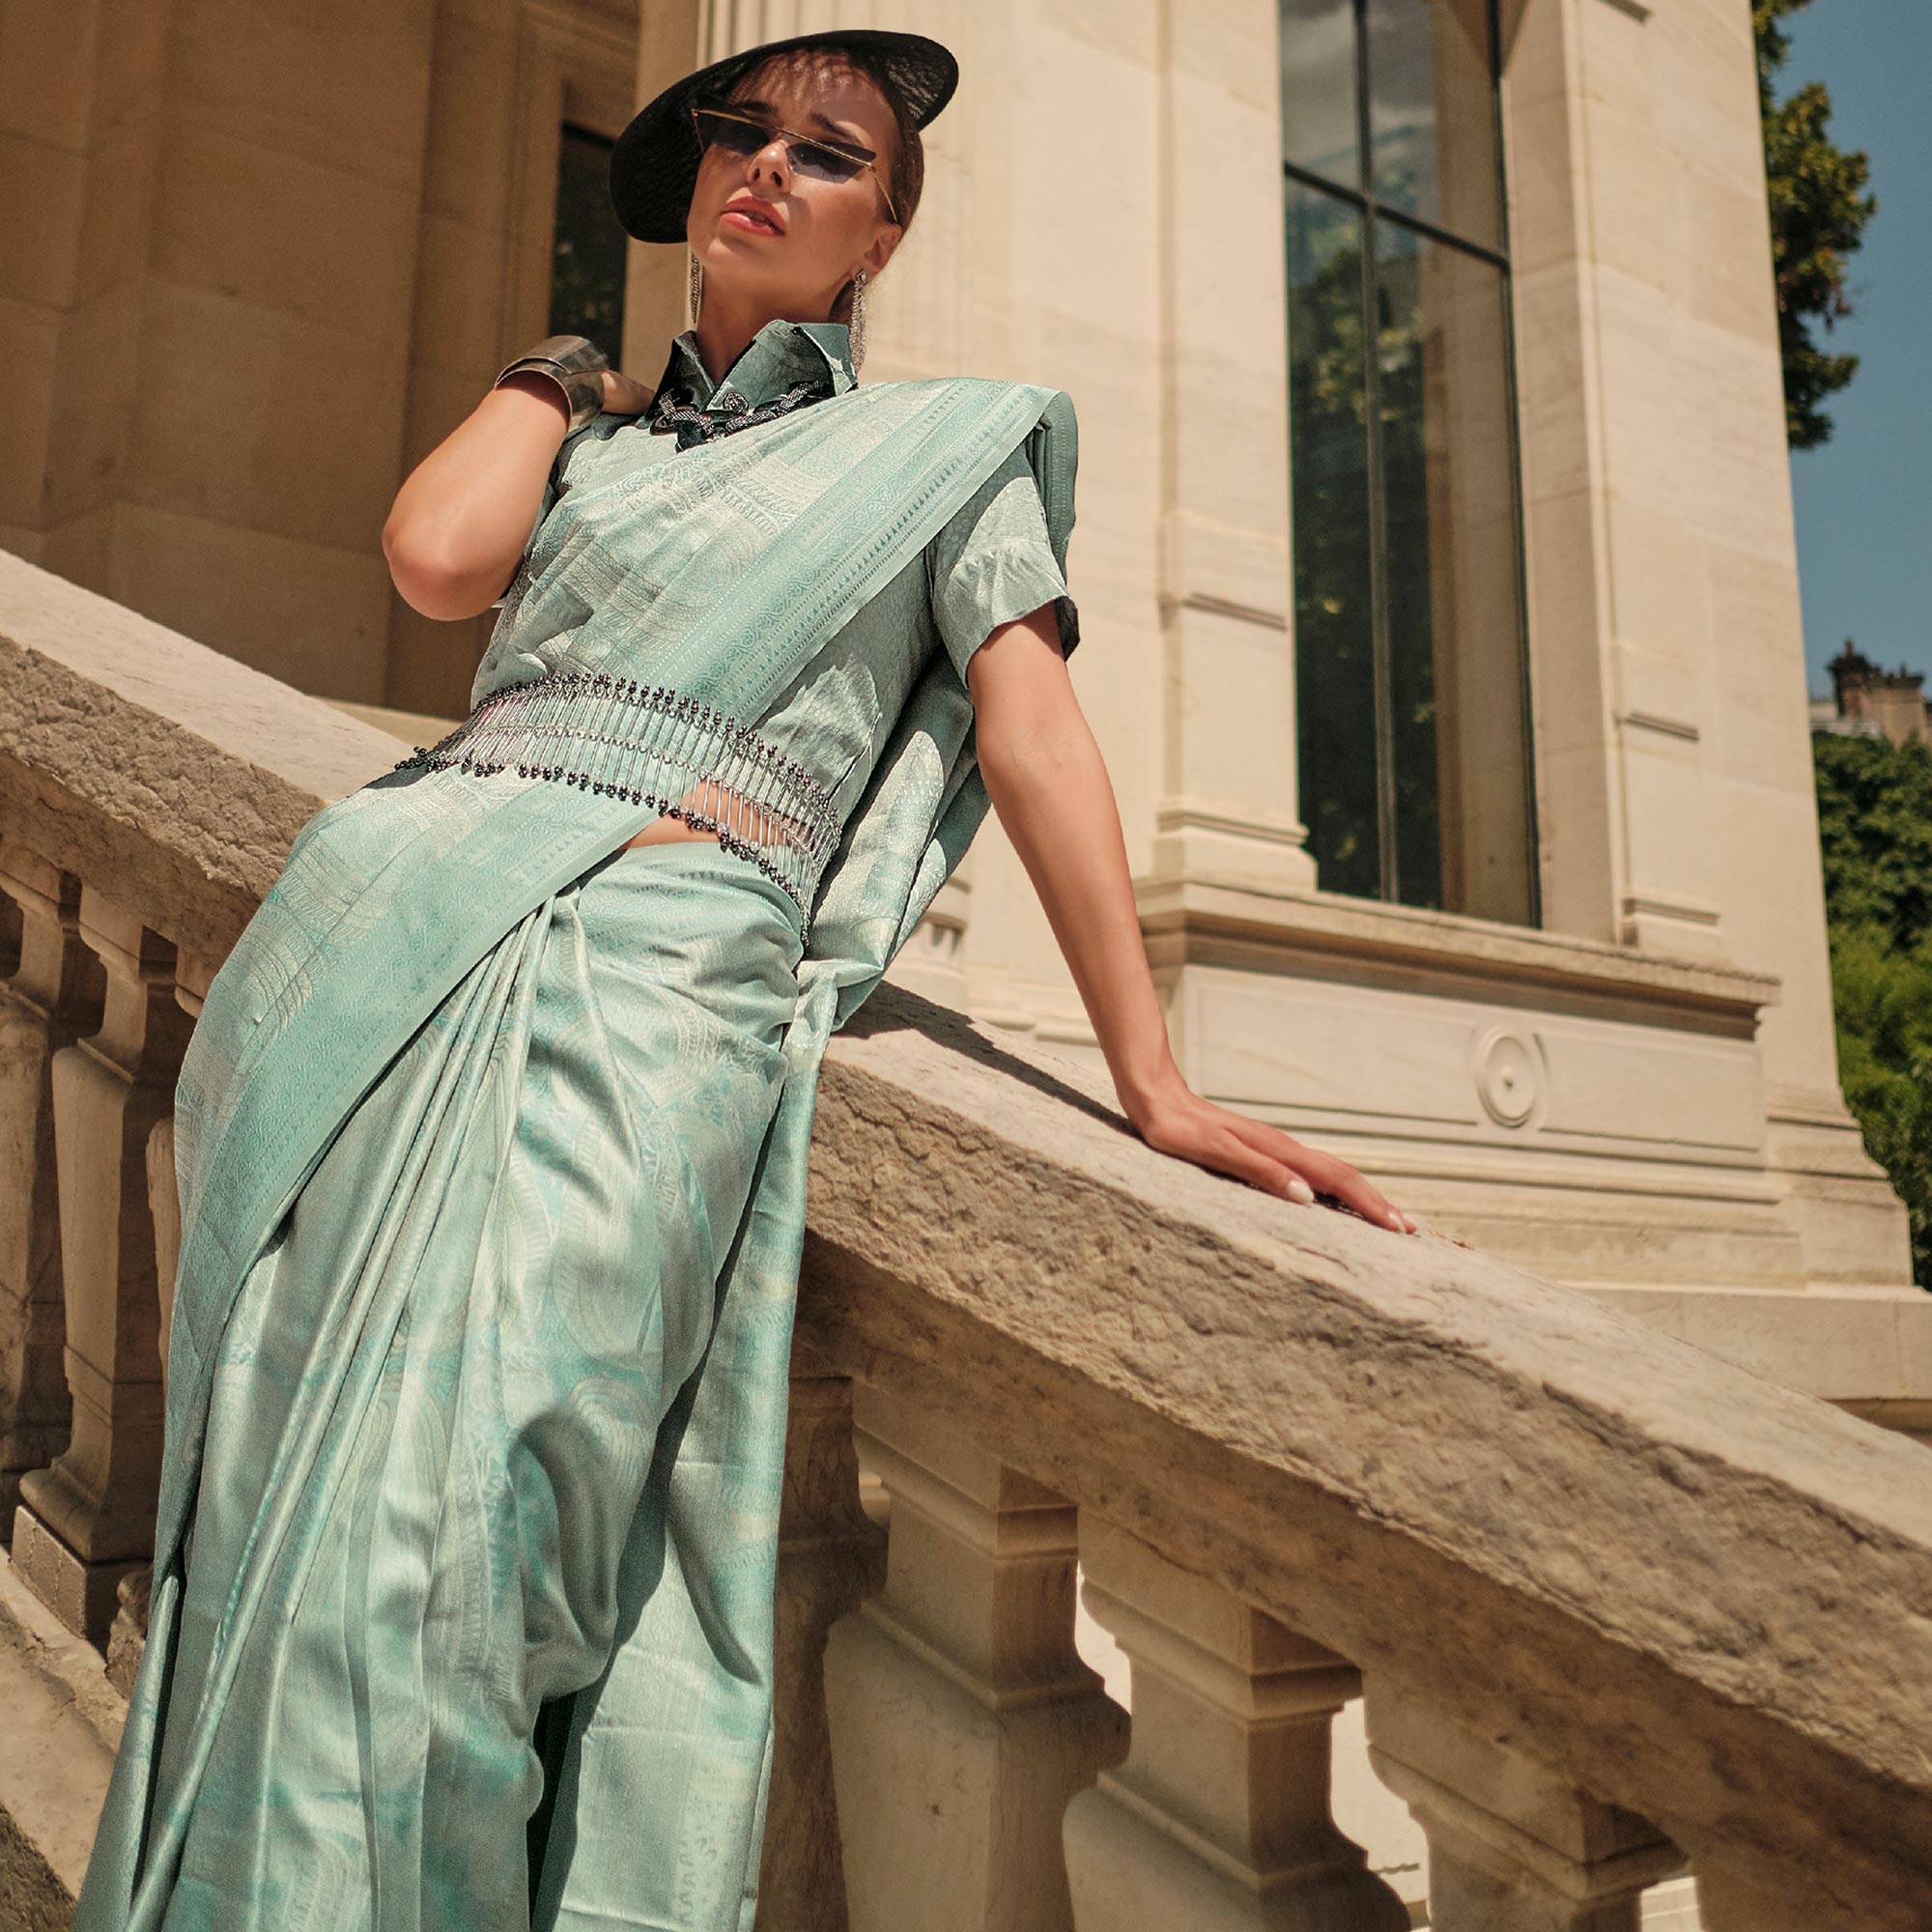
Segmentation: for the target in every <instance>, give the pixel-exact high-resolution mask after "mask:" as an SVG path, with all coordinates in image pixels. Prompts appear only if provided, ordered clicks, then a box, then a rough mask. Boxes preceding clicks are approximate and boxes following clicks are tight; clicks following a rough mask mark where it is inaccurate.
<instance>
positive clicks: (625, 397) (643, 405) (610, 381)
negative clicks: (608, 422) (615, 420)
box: [604, 369, 657, 416]
mask: <svg viewBox="0 0 1932 1932" xmlns="http://www.w3.org/2000/svg"><path fill="white" fill-rule="evenodd" d="M656 400H657V399H656V396H655V395H654V394H653V392H652V391H651V390H649V389H647V388H645V387H644V385H643V384H641V383H640V382H639V381H638V380H637V378H636V377H635V376H627V375H625V374H624V372H623V371H622V370H621V369H606V370H605V371H604V412H605V413H606V414H607V415H613V416H640V415H642V414H643V412H645V411H646V410H647V409H649V408H650V406H651V404H652V403H653V402H655V401H656Z"/></svg>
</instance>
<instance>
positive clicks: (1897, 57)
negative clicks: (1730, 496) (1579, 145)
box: [1740, 0, 1932, 692]
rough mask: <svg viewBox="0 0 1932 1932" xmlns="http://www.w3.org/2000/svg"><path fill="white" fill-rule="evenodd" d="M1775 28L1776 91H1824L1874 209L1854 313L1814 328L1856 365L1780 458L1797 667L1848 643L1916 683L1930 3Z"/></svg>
mask: <svg viewBox="0 0 1932 1932" xmlns="http://www.w3.org/2000/svg"><path fill="white" fill-rule="evenodd" d="M1740 4H1742V0H1740ZM1788 25H1789V28H1790V34H1791V58H1790V60H1789V61H1788V62H1786V63H1785V67H1784V71H1783V72H1782V74H1781V75H1780V76H1779V84H1780V87H1781V88H1782V89H1783V91H1785V92H1787V93H1788V92H1789V91H1790V90H1791V88H1793V87H1795V86H1797V85H1799V84H1800V83H1801V82H1804V81H1806V80H1822V81H1823V82H1824V83H1825V85H1826V86H1827V87H1828V88H1830V89H1831V92H1832V122H1831V127H1832V133H1833V138H1834V139H1835V140H1836V141H1837V143H1838V145H1839V146H1840V147H1842V148H1862V149H1863V150H1864V151H1865V153H1866V154H1868V155H1869V156H1871V166H1872V179H1871V185H1872V188H1873V190H1874V192H1876V194H1877V195H1878V204H1879V206H1878V213H1877V214H1876V215H1875V216H1874V217H1873V219H1872V222H1871V225H1870V226H1869V227H1868V228H1867V229H1866V230H1865V243H1864V246H1863V247H1862V248H1861V249H1860V250H1859V252H1858V253H1857V254H1856V255H1854V256H1853V257H1852V258H1851V262H1850V265H1849V266H1850V272H1851V282H1852V290H1851V293H1852V299H1853V301H1854V302H1855V303H1856V304H1857V308H1858V313H1857V315H1856V316H1854V317H1853V318H1852V320H1850V321H1849V322H1845V323H1841V324H1840V325H1839V326H1838V327H1836V328H1835V329H1833V330H1832V331H1831V333H1830V334H1829V335H1828V336H1827V337H1826V338H1825V343H1826V347H1828V348H1830V349H1833V350H1838V351H1849V352H1850V353H1851V354H1853V355H1858V356H1860V357H1861V367H1860V369H1859V373H1858V374H1857V376H1855V377H1854V378H1853V379H1852V384H1851V387H1850V388H1848V389H1844V390H1841V391H1840V392H1839V393H1838V395H1837V396H1835V397H1834V398H1833V399H1832V401H1831V402H1830V403H1829V404H1828V405H1827V411H1828V413H1829V414H1830V415H1831V416H1832V419H1833V424H1834V425H1835V427H1834V430H1833V436H1832V440H1830V441H1829V442H1827V443H1825V444H1824V445H1823V446H1822V447H1820V448H1818V449H1813V450H1795V451H1793V452H1792V457H1791V480H1792V489H1793V494H1794V497H1795V499H1796V503H1797V511H1798V566H1799V572H1800V576H1801V579H1802V582H1803V584H1804V658H1805V663H1806V665H1807V667H1808V668H1809V675H1810V684H1811V689H1812V690H1813V691H1814V692H1823V691H1826V690H1829V689H1830V687H1831V679H1830V677H1829V676H1828V675H1827V673H1826V671H1825V664H1826V661H1827V660H1828V659H1830V658H1832V657H1834V656H1835V655H1836V654H1837V650H1838V647H1839V645H1840V644H1841V643H1842V642H1843V641H1844V639H1846V638H1848V637H1849V638H1854V639H1857V640H1858V645H1859V648H1860V649H1861V651H1862V652H1863V653H1864V654H1865V656H1866V657H1868V658H1871V659H1873V660H1874V661H1875V662H1877V663H1878V664H1880V665H1882V666H1884V667H1885V668H1887V669H1890V668H1892V667H1894V666H1896V665H1900V664H1904V665H1907V666H1909V667H1910V668H1912V669H1914V670H1918V671H1924V672H1925V673H1926V674H1927V677H1928V680H1932V113H1928V111H1927V107H1926V101H1925V93H1924V90H1925V87H1926V84H1927V80H1928V77H1932V0H1811V5H1810V6H1809V7H1807V8H1805V9H1804V10H1803V11H1802V12H1800V13H1798V14H1792V15H1791V16H1790V18H1789V22H1788Z"/></svg>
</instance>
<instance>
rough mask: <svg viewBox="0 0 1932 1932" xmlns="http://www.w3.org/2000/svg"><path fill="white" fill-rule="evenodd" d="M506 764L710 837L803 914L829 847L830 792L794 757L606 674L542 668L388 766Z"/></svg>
mask: <svg viewBox="0 0 1932 1932" xmlns="http://www.w3.org/2000/svg"><path fill="white" fill-rule="evenodd" d="M512 768H514V769H515V770H516V772H517V775H518V776H519V777H520V778H538V779H554V780H557V781H560V782H562V783H564V784H571V785H577V786H580V787H581V788H582V789H583V790H585V791H588V792H594V793H595V794H596V795H597V796H598V797H599V798H607V797H608V798H622V799H628V800H629V801H630V802H631V803H632V804H633V805H648V806H650V807H652V808H653V809H654V810H657V811H660V812H662V813H664V814H665V815H667V816H668V817H671V818H678V819H682V820H683V821H684V822H685V823H686V824H687V825H693V826H696V827H697V828H699V829H700V830H702V831H705V832H715V833H716V834H717V835H718V841H719V843H720V844H721V845H723V846H724V847H725V849H726V850H727V851H729V852H734V853H736V854H737V855H738V856H739V857H741V858H744V859H749V860H750V861H751V862H752V863H753V865H754V866H756V867H757V868H758V869H759V871H761V872H763V873H764V875H765V876H766V877H767V878H768V879H770V880H771V881H772V882H773V883H774V884H775V885H777V886H779V887H780V888H781V890H783V891H784V892H785V893H786V894H788V895H790V897H791V898H792V899H793V901H794V902H795V903H796V904H797V905H798V907H799V909H800V910H801V911H807V912H809V910H810V892H811V889H812V887H813V885H814V884H815V883H816V880H817V877H818V873H819V871H820V870H821V868H822V867H824V865H825V863H826V861H827V860H828V859H830V858H831V856H832V854H833V852H834V850H835V849H836V848H837V846H838V833H839V827H838V816H837V814H836V813H835V812H834V810H833V807H832V798H831V794H830V793H829V792H827V791H826V789H825V787H824V786H823V785H822V784H820V783H819V781H817V779H815V778H814V777H813V776H812V775H811V773H810V772H809V771H808V770H807V769H806V768H805V767H804V766H803V765H802V764H800V763H799V762H798V760H797V759H796V758H791V757H787V756H786V755H785V754H784V753H782V752H781V751H780V750H779V749H778V748H777V746H775V745H772V744H770V743H769V742H768V741H767V740H765V739H764V738H762V737H760V736H759V735H758V733H757V732H756V731H755V730H753V727H752V726H751V725H745V724H741V723H740V722H739V721H738V720H737V719H735V718H732V717H730V716H728V715H727V714H726V713H725V712H723V711H718V710H714V709H713V708H712V707H711V706H710V705H708V704H700V703H699V702H698V701H697V700H696V698H693V697H684V696H679V695H678V694H677V693H676V692H674V691H671V690H669V689H668V688H667V687H665V686H661V685H645V684H639V683H638V682H637V681H636V680H635V679H632V678H621V677H612V676H611V675H610V674H609V673H607V672H603V671H549V672H546V673H545V674H544V675H543V676H542V677H537V678H532V679H531V680H530V681H529V682H528V683H526V684H519V685H513V686H511V687H510V688H509V689H508V690H506V691H499V692H497V693H496V694H495V695H494V696H490V697H486V698H485V699H484V700H483V702H482V703H481V704H479V705H478V706H477V707H476V709H475V710H474V711H473V712H471V713H470V715H469V718H467V719H466V720H465V721H464V722H463V723H462V724H461V725H458V726H457V727H456V729H455V730H454V731H452V732H450V733H449V735H448V736H447V737H445V738H443V739H440V741H439V742H438V743H436V744H434V745H427V746H426V745H418V746H417V747H416V748H415V750H414V752H413V753H411V755H410V756H408V757H407V758H398V759H397V760H396V766H395V769H396V770H397V771H399V772H402V771H411V770H420V769H428V770H434V771H447V770H452V769H455V770H461V771H465V772H473V773H475V774H477V775H478V776H480V777H488V776H490V775H491V774H493V773H496V772H503V771H508V770H510V769H512ZM694 787H703V788H704V789H705V790H707V791H709V792H711V793H714V794H716V793H722V794H723V795H724V799H723V805H722V808H721V810H718V811H716V812H713V811H707V810H704V809H702V808H701V807H699V806H696V805H693V804H689V803H687V802H686V796H687V794H688V793H689V792H691V791H692V790H693V788H694Z"/></svg>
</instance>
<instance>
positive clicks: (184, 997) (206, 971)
mask: <svg viewBox="0 0 1932 1932" xmlns="http://www.w3.org/2000/svg"><path fill="white" fill-rule="evenodd" d="M213 977H214V967H213V964H212V963H210V962H209V961H207V960H203V959H200V958H197V957H196V956H195V955H194V954H193V953H189V952H184V953H182V954H180V955H179V956H178V957H177V959H176V961H175V1000H176V1002H177V1004H178V1005H179V1006H180V1007H181V1009H182V1010H183V1011H184V1012H185V1013H186V1014H187V1016H188V1018H189V1019H190V1020H195V1019H199V1018H200V1017H201V1003H202V1001H203V1000H204V999H205V998H206V997H207V994H208V986H209V981H210V980H213ZM147 1167H148V1212H149V1214H150V1215H151V1216H152V1217H153V1219H154V1224H155V1285H156V1289H157V1290H158V1298H159V1307H160V1333H159V1338H158V1348H159V1352H160V1358H161V1384H162V1391H163V1395H165V1393H166V1386H167V1377H168V1330H169V1327H170V1324H171V1323H172V1321H173V1319H174V1308H175V1271H176V1269H177V1267H178V1266H179V1265H180V1263H181V1195H180V1192H179V1190H178V1188H177V1185H176V1180H175V1117H174V1110H173V1108H172V1107H171V1108H169V1110H168V1112H167V1113H166V1114H165V1115H163V1116H162V1118H161V1119H160V1120H158V1121H156V1122H155V1124H154V1128H153V1130H152V1131H151V1132H150V1133H149V1135H148V1157H147ZM153 1583H154V1570H153V1566H152V1565H150V1564H143V1565H142V1566H141V1568H140V1569H138V1570H135V1571H130V1572H129V1573H128V1575H127V1576H126V1577H122V1579H121V1581H120V1583H119V1585H118V1586H117V1587H116V1589H115V1600H116V1604H117V1607H116V1609H115V1612H114V1623H113V1627H112V1628H111V1629H110V1630H109V1631H108V1633H107V1679H108V1682H109V1683H111V1684H113V1685H115V1686H116V1687H117V1688H118V1689H119V1690H121V1691H122V1692H123V1693H124V1694H125V1695H129V1696H131V1695H132V1694H133V1690H134V1679H135V1677H136V1675H137V1674H138V1673H139V1671H140V1668H141V1648H142V1646H143V1645H144V1644H145V1643H146V1642H147V1638H148V1595H149V1591H150V1588H151V1587H152V1585H153Z"/></svg>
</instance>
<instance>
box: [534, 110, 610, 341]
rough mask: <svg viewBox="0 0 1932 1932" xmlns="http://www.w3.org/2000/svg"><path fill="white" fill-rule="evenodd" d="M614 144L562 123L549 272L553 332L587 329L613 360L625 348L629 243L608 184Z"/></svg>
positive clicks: (583, 331)
mask: <svg viewBox="0 0 1932 1932" xmlns="http://www.w3.org/2000/svg"><path fill="white" fill-rule="evenodd" d="M614 145H615V143H613V142H611V141H608V140H606V139H605V138H604V136H603V135H602V134H593V133H591V131H590V130H589V129H588V128H578V127H573V126H572V125H571V124H570V123H569V122H568V121H566V122H565V123H564V124H563V130H562V135H561V138H560V140H559V142H558V145H557V156H556V223H555V226H554V230H553V235H554V240H553V241H552V244H551V245H552V256H551V275H550V332H551V333H552V334H553V335H587V336H588V337H589V338H590V339H591V341H592V342H594V343H596V345H597V346H598V348H600V349H601V350H603V352H604V353H605V355H608V356H610V358H611V361H612V362H615V361H616V360H617V359H618V357H619V355H622V353H623V347H624V247H625V240H624V231H623V229H622V227H620V226H619V224H618V221H617V217H616V215H615V214H614V213H612V212H611V190H610V187H609V185H608V183H609V180H610V173H611V148H612V147H613V146H614Z"/></svg>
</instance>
